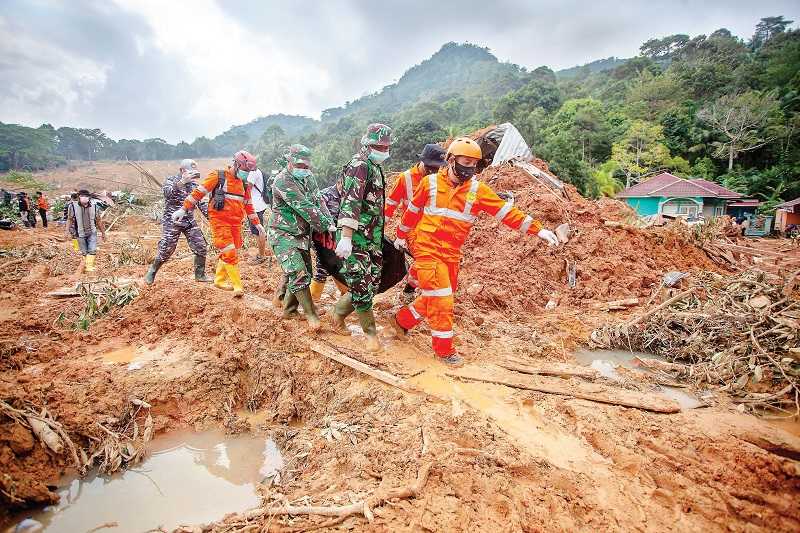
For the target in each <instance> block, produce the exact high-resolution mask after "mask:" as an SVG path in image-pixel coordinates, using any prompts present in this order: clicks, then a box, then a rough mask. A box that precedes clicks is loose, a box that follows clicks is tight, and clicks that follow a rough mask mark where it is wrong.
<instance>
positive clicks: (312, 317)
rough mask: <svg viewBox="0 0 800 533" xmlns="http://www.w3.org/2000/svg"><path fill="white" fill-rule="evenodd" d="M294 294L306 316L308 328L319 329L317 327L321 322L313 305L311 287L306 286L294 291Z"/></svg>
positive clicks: (320, 325)
mask: <svg viewBox="0 0 800 533" xmlns="http://www.w3.org/2000/svg"><path fill="white" fill-rule="evenodd" d="M294 296H295V298H296V299H297V301H298V302H300V305H302V306H303V314H304V315H305V316H306V320H307V321H308V329H309V330H311V331H319V329H320V328H321V327H322V323H321V322H320V321H319V316H318V315H317V309H316V307H314V299H313V297H312V295H311V289H309V288H308V287H306V288H305V289H303V290H300V291H297V292H296V293H294Z"/></svg>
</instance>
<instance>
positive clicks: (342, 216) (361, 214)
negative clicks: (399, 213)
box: [336, 151, 385, 249]
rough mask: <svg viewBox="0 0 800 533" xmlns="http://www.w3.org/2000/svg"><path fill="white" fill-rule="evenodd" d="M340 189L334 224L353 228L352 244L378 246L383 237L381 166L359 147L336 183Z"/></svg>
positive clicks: (382, 182)
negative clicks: (336, 217) (337, 210)
mask: <svg viewBox="0 0 800 533" xmlns="http://www.w3.org/2000/svg"><path fill="white" fill-rule="evenodd" d="M336 185H337V188H338V189H339V190H340V191H342V193H341V205H340V207H339V218H338V224H337V226H338V227H339V228H341V227H348V228H352V229H353V230H354V231H353V244H354V245H355V246H358V247H361V248H365V247H369V246H373V247H374V246H377V248H378V249H380V248H381V239H382V238H383V224H384V216H383V207H384V200H385V198H384V196H385V191H384V179H383V170H382V169H381V167H380V166H379V165H376V164H375V163H373V162H372V161H370V160H369V159H367V156H366V153H365V152H364V151H362V152H361V153H358V154H356V155H354V156H353V159H351V160H350V163H349V164H348V165H347V166H346V167H345V169H344V172H343V173H342V176H341V177H340V178H339V181H338V183H337V184H336Z"/></svg>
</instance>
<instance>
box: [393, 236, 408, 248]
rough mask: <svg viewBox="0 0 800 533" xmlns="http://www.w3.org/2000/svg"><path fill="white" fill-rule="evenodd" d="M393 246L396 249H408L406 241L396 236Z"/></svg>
mask: <svg viewBox="0 0 800 533" xmlns="http://www.w3.org/2000/svg"><path fill="white" fill-rule="evenodd" d="M394 247H395V248H397V249H398V250H408V243H407V242H406V240H405V239H401V238H399V237H398V238H397V239H395V240H394Z"/></svg>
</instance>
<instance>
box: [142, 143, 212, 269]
mask: <svg viewBox="0 0 800 533" xmlns="http://www.w3.org/2000/svg"><path fill="white" fill-rule="evenodd" d="M199 177H200V172H199V171H198V170H197V163H195V162H194V160H192V159H184V160H183V161H181V166H180V168H179V169H178V174H176V175H175V176H170V177H168V178H167V179H166V180H165V181H164V185H163V187H162V188H161V190H162V192H163V193H164V215H163V216H162V217H161V240H160V241H158V252H157V254H156V258H155V259H154V260H153V264H151V265H150V269H149V270H148V271H147V274H146V275H145V277H144V280H145V282H146V283H147V284H148V285H152V284H153V282H155V279H156V273H157V272H158V269H159V268H161V265H163V264H164V263H165V262H166V261H167V259H169V258H170V257H171V256H172V254H173V253H174V252H175V248H176V247H177V246H178V239H179V238H180V236H181V234H183V235H185V236H186V241H187V242H188V243H189V249H191V250H192V253H194V279H195V280H197V281H202V282H204V283H210V282H211V278H208V277H206V252H207V250H208V243H206V239H205V237H203V232H202V231H201V230H200V227H199V226H198V225H197V222H195V220H194V217H186V218H184V219H183V220H181V221H180V222H173V221H172V213H174V212H175V211H177V210H178V209H180V208H181V206H182V205H183V202H184V200H186V197H187V196H189V194H191V192H192V191H193V190H194V189H195V188H196V187H197V180H198V178H199ZM200 210H201V211H202V212H203V214H204V215H205V216H206V218H208V205H207V204H201V205H200Z"/></svg>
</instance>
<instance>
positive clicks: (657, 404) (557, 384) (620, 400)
mask: <svg viewBox="0 0 800 533" xmlns="http://www.w3.org/2000/svg"><path fill="white" fill-rule="evenodd" d="M446 375H447V376H450V377H453V378H458V379H466V380H471V381H481V382H484V383H494V384H496V385H505V386H507V387H513V388H515V389H524V390H532V391H537V392H544V393H546V394H559V395H562V396H572V397H573V398H580V399H582V400H589V401H592V402H599V403H607V404H611V405H621V406H623V407H633V408H636V409H643V410H645V411H653V412H656V413H677V412H679V411H680V410H681V408H680V405H678V403H677V402H674V401H672V400H669V399H666V398H660V397H658V396H649V395H645V394H642V393H640V392H635V391H630V390H626V389H620V388H618V387H609V386H606V385H600V384H594V383H565V382H563V381H562V380H560V379H548V378H539V379H536V380H534V379H531V378H528V377H526V376H514V375H511V374H506V375H503V376H481V375H475V374H471V373H468V372H463V371H462V372H447V373H446Z"/></svg>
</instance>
